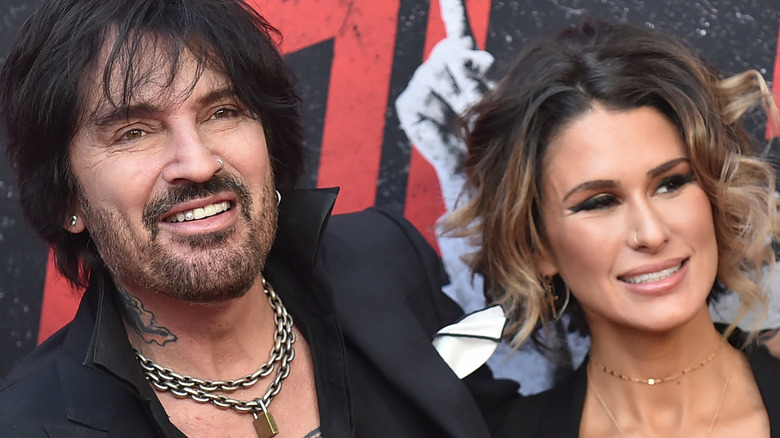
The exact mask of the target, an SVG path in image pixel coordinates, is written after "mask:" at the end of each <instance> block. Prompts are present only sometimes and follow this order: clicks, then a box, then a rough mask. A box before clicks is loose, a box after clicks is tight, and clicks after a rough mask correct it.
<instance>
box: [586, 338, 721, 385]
mask: <svg viewBox="0 0 780 438" xmlns="http://www.w3.org/2000/svg"><path fill="white" fill-rule="evenodd" d="M720 340H721V342H720V343H719V344H718V348H716V349H715V351H713V352H712V353H711V354H710V355H709V356H707V358H706V359H704V360H703V361H701V362H699V363H698V364H696V365H694V366H692V367H690V368H686V369H684V370H682V371H680V372H678V373H674V374H672V375H669V376H666V377H662V378H660V379H655V378H640V377H631V376H627V375H625V374H623V373H621V372H618V371H615V370H613V369H610V368H607V367H606V366H605V365H603V364H602V363H601V362H599V361H598V360H596V359H595V358H594V357H593V356H591V357H590V361H591V363H593V365H595V366H597V367H598V368H599V369H600V370H601V371H602V372H603V373H604V374H607V375H610V376H612V377H617V378H618V379H621V380H625V381H627V382H633V383H642V384H645V385H649V386H653V385H660V384H661V383H666V382H672V381H675V380H677V379H679V378H680V377H682V376H684V375H686V374H690V373H692V372H694V371H696V370H698V369H701V368H702V367H703V366H704V365H707V364H708V363H710V362H712V359H714V358H715V356H717V354H718V352H719V351H720V350H721V349H722V348H723V345H725V344H726V340H725V339H724V338H723V337H721V339H720Z"/></svg>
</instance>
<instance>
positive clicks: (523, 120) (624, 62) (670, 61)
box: [444, 22, 776, 345]
mask: <svg viewBox="0 0 780 438" xmlns="http://www.w3.org/2000/svg"><path fill="white" fill-rule="evenodd" d="M756 103H760V104H764V105H765V106H769V105H771V93H770V92H769V90H768V89H767V87H766V84H765V83H764V81H763V79H762V78H761V75H760V74H759V73H758V72H755V71H748V72H745V73H743V74H740V75H737V76H734V77H733V78H730V79H727V80H721V79H720V77H719V76H718V74H717V72H716V71H715V70H714V69H713V68H712V67H711V66H710V65H709V64H708V63H706V62H705V61H704V60H702V59H701V58H700V57H699V56H698V55H697V54H696V53H695V52H694V51H693V50H692V49H691V48H689V47H688V46H687V45H686V44H684V43H683V42H682V41H681V40H679V39H677V38H675V37H673V36H671V35H668V34H665V33H662V32H659V31H654V30H652V29H649V28H647V27H642V26H634V25H629V24H614V25H613V24H610V23H605V22H586V23H584V24H583V25H581V26H579V27H576V28H569V29H567V30H565V31H563V32H562V33H560V34H559V35H557V36H556V37H555V38H549V39H539V40H535V41H533V42H531V43H529V44H528V45H527V46H526V47H525V49H524V50H523V52H522V53H521V54H520V56H519V57H518V59H517V61H516V62H515V64H514V65H513V67H512V69H511V70H510V71H509V73H508V74H507V75H506V76H504V77H503V79H502V80H501V81H500V82H499V83H498V85H497V86H496V88H495V89H493V90H491V91H490V92H489V93H487V94H486V96H485V97H484V98H483V99H482V101H481V102H480V103H479V104H477V105H476V106H475V107H474V108H472V109H471V111H470V112H469V113H468V114H467V115H466V116H465V118H464V121H463V131H464V132H463V134H464V137H465V141H466V143H467V145H468V155H467V157H466V162H465V166H464V170H465V173H466V175H467V176H468V182H469V184H468V186H467V187H466V192H467V193H468V194H469V195H470V197H469V200H468V202H466V203H465V205H463V207H462V208H460V209H459V210H456V211H455V212H454V213H453V214H451V215H450V216H449V217H448V218H447V219H446V220H445V222H444V224H445V229H446V230H447V231H448V232H449V233H451V234H453V235H460V236H470V237H471V238H473V239H474V240H475V242H474V243H475V244H477V245H478V249H477V251H476V252H475V253H474V254H472V255H471V259H470V264H471V268H472V269H473V270H474V271H475V272H478V273H480V274H482V275H484V277H485V284H486V293H487V294H488V295H489V298H491V299H493V300H495V301H497V302H501V303H503V304H504V305H505V307H506V308H507V310H508V313H509V317H510V326H509V327H508V330H507V333H508V334H509V335H510V336H512V337H513V340H514V342H515V344H517V345H519V344H520V343H522V342H524V341H525V340H526V339H527V338H528V337H529V336H530V335H531V334H532V333H534V332H536V330H537V328H538V327H539V324H540V322H542V323H543V322H544V321H546V320H549V319H550V318H551V317H552V312H551V311H550V310H549V309H550V305H549V303H550V299H551V297H550V296H549V293H548V292H547V291H545V287H544V284H545V283H546V281H549V279H545V278H543V275H542V274H541V273H540V272H539V270H538V264H537V260H539V257H540V256H543V255H547V254H548V252H549V248H548V245H547V239H546V236H545V230H544V227H543V223H542V220H541V205H542V187H543V180H544V174H543V172H544V163H545V154H546V153H547V150H548V146H549V145H550V143H551V142H552V140H554V139H555V136H556V135H557V134H559V133H560V132H561V131H562V130H564V129H565V128H566V127H567V126H569V125H570V124H571V123H572V122H573V121H575V120H576V119H578V118H579V117H581V116H582V115H583V114H585V113H587V112H588V111H590V110H591V109H592V108H594V107H595V106H601V107H603V108H605V109H607V110H609V111H628V110H631V109H634V108H640V107H650V108H654V109H655V110H657V111H658V112H660V113H661V114H663V115H664V116H665V117H667V118H668V120H669V121H670V122H671V123H673V124H674V126H675V127H676V128H677V130H678V132H679V134H680V137H681V138H682V139H683V141H684V142H685V145H686V152H687V155H688V157H689V159H690V163H691V167H692V168H693V171H694V173H695V175H696V179H697V181H699V183H700V184H701V186H702V188H703V189H704V191H705V192H706V194H707V196H708V198H709V201H710V204H711V205H712V210H713V222H714V225H715V234H716V238H717V243H718V280H719V281H720V282H721V283H722V284H723V285H725V286H726V287H727V288H729V289H731V290H733V291H735V292H736V293H737V294H738V295H739V296H740V298H741V299H742V301H743V305H744V307H743V309H742V310H743V311H744V310H746V309H747V308H748V307H750V306H751V305H754V304H762V303H763V302H764V301H765V295H764V293H763V291H762V290H761V287H760V277H761V275H760V274H761V268H762V267H764V266H766V265H772V264H773V262H774V253H773V251H772V248H771V246H770V244H769V240H768V237H770V236H772V235H774V228H773V227H774V225H775V224H774V220H775V218H776V214H775V203H774V188H775V179H774V171H773V169H772V168H771V166H770V165H769V164H768V163H767V162H766V161H764V160H762V159H760V158H758V157H756V155H755V152H754V147H753V145H752V140H751V138H750V137H749V135H748V134H747V133H746V132H745V131H744V129H743V128H742V126H741V125H740V118H741V117H742V116H743V115H744V114H745V112H746V111H747V110H748V109H750V108H751V107H752V105H753V104H756ZM584 256H585V257H587V255H584ZM553 280H554V283H557V284H558V285H559V286H562V285H561V284H560V283H561V279H560V278H559V277H557V276H556V277H555V278H554V279H553ZM556 289H562V288H556ZM553 293H554V292H553ZM559 294H560V295H562V293H559ZM559 294H556V295H559ZM572 301H573V303H575V305H570V306H569V309H574V312H573V316H574V317H575V319H578V318H580V317H582V315H581V308H579V307H578V306H576V300H574V299H572ZM742 315H744V313H742ZM737 319H738V318H737Z"/></svg>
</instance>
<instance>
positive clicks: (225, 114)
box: [211, 108, 238, 119]
mask: <svg viewBox="0 0 780 438" xmlns="http://www.w3.org/2000/svg"><path fill="white" fill-rule="evenodd" d="M237 116H238V111H237V110H234V109H231V108H220V109H218V110H217V111H216V112H214V114H213V115H212V116H211V118H212V119H224V118H229V117H237Z"/></svg>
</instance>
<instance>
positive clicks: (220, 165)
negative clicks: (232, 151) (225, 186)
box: [215, 158, 225, 173]
mask: <svg viewBox="0 0 780 438" xmlns="http://www.w3.org/2000/svg"><path fill="white" fill-rule="evenodd" d="M217 163H219V169H217V172H219V171H220V170H222V168H224V167H225V163H224V162H223V161H222V158H217ZM215 173H216V172H215Z"/></svg>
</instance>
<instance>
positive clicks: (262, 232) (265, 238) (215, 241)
mask: <svg viewBox="0 0 780 438" xmlns="http://www.w3.org/2000/svg"><path fill="white" fill-rule="evenodd" d="M272 181H273V179H272V177H270V175H269V178H268V179H267V180H266V183H265V184H264V186H263V193H262V196H261V199H260V203H261V205H260V208H259V209H255V208H254V207H253V201H252V198H251V195H250V192H249V190H248V188H247V187H246V185H244V184H243V183H241V182H240V181H239V180H238V179H236V178H234V177H232V176H230V175H224V176H223V175H217V176H214V177H213V178H212V179H210V180H209V181H207V182H206V183H203V184H190V185H185V186H173V187H171V189H170V190H169V191H167V192H166V193H165V194H163V195H162V196H159V197H157V198H155V199H153V200H152V201H150V202H149V203H147V205H146V206H145V208H144V212H143V226H144V229H145V230H146V231H148V240H144V241H140V240H139V238H137V237H135V236H134V235H133V233H132V231H131V230H130V227H129V225H128V223H127V222H126V221H124V220H123V216H122V215H120V214H119V212H117V211H115V210H110V209H102V208H97V207H93V206H91V205H89V202H88V201H83V202H82V209H83V211H84V216H85V219H86V220H87V224H89V233H90V235H91V237H92V240H93V241H94V242H95V246H96V247H97V248H98V251H99V252H100V255H101V257H102V259H103V261H104V263H105V264H106V266H107V267H108V269H109V270H110V271H111V273H112V275H113V276H114V278H115V280H116V281H119V282H120V283H122V284H123V285H125V287H129V288H130V289H132V286H131V285H136V286H139V287H142V288H145V289H147V290H150V291H152V292H157V293H161V294H164V295H166V296H169V297H171V298H175V299H178V300H182V301H186V302H191V303H218V302H223V301H226V300H230V299H234V298H238V297H241V296H243V295H244V294H245V293H246V292H247V291H248V290H249V289H250V288H251V287H252V285H253V284H254V283H255V282H256V281H257V279H258V277H259V275H260V273H261V271H262V269H263V267H264V265H265V259H266V257H267V256H268V253H269V251H270V249H271V244H272V243H273V240H274V237H275V235H276V220H277V210H276V202H275V201H276V198H275V196H274V192H273V188H272ZM225 191H231V192H233V193H235V194H236V195H237V196H238V203H239V206H240V208H241V211H240V212H239V217H238V220H237V221H236V222H235V223H234V224H233V225H231V226H230V227H229V228H227V229H225V230H221V231H217V232H213V233H209V234H202V235H192V236H174V237H173V238H172V240H173V242H174V243H176V244H178V245H182V246H185V245H186V246H189V248H190V249H191V250H192V253H191V254H192V257H188V256H187V255H182V254H179V253H176V252H174V251H171V250H170V248H167V247H166V246H165V245H164V244H163V243H162V242H160V240H159V222H160V220H161V219H162V215H163V214H164V213H165V212H167V211H169V210H170V209H171V208H172V207H173V206H175V205H176V204H178V203H181V202H185V201H188V200H191V199H197V198H202V197H206V196H209V195H213V194H216V193H221V192H225ZM233 208H236V206H235V205H234V206H233ZM253 215H254V217H253ZM242 231H243V233H242ZM239 237H241V240H240V241H235V240H236V239H238V238H239Z"/></svg>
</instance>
